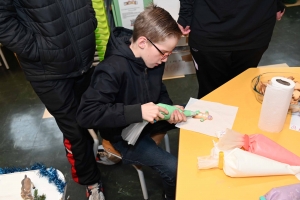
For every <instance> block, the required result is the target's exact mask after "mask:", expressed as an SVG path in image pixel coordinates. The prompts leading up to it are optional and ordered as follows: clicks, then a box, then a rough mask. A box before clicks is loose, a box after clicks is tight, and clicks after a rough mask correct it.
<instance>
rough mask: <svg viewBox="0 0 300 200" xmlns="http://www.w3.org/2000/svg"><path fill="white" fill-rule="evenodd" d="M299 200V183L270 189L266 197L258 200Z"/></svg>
mask: <svg viewBox="0 0 300 200" xmlns="http://www.w3.org/2000/svg"><path fill="white" fill-rule="evenodd" d="M284 199H286V200H299V199H300V183H297V184H292V185H285V186H281V187H276V188H273V189H271V190H270V191H269V192H268V193H267V194H266V195H264V196H261V197H260V198H259V200H284Z"/></svg>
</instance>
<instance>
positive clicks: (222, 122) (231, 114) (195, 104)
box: [176, 98, 238, 137]
mask: <svg viewBox="0 0 300 200" xmlns="http://www.w3.org/2000/svg"><path fill="white" fill-rule="evenodd" d="M185 109H187V110H200V112H205V111H208V112H209V114H210V115H211V116H212V117H213V119H212V120H205V121H204V122H201V121H200V120H199V119H194V118H188V119H187V121H186V122H181V123H178V124H176V127H178V128H182V129H187V130H190V131H195V132H199V133H203V134H205V135H209V136H213V137H217V135H216V132H218V131H222V130H226V128H230V129H231V128H232V126H233V123H234V120H235V117H236V113H237V111H238V107H235V106H228V105H224V104H221V103H216V102H210V101H203V100H198V99H194V98H190V100H189V102H188V104H187V105H186V107H185Z"/></svg>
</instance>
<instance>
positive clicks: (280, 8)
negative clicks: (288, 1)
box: [277, 0, 286, 12]
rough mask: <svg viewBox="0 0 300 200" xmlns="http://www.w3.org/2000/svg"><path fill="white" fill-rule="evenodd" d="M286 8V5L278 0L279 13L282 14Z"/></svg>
mask: <svg viewBox="0 0 300 200" xmlns="http://www.w3.org/2000/svg"><path fill="white" fill-rule="evenodd" d="M285 8H286V6H285V5H284V3H282V0H277V12H278V11H281V12H282V11H283V10H284V9H285Z"/></svg>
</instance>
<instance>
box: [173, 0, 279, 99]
mask: <svg viewBox="0 0 300 200" xmlns="http://www.w3.org/2000/svg"><path fill="white" fill-rule="evenodd" d="M284 8H285V7H284V5H283V4H282V3H281V0H264V1H261V0H252V1H249V0H239V1H232V0H180V12H179V18H178V21H177V22H178V26H179V28H180V29H181V31H182V33H183V34H189V46H190V50H191V54H192V56H193V58H194V64H195V67H196V75H197V79H198V83H199V91H198V98H202V97H203V96H205V95H206V94H208V93H209V92H211V91H213V90H214V89H216V88H217V87H219V86H221V85H222V84H224V83H225V82H227V81H229V80H230V79H232V78H233V77H235V76H237V75H238V74H240V73H241V72H243V71H244V70H246V69H248V68H250V67H257V65H258V63H259V61H260V59H261V57H262V55H263V53H264V52H265V50H266V49H267V48H268V45H269V42H270V40H271V36H272V33H273V29H274V25H275V22H276V18H277V20H280V19H281V17H282V15H283V13H284Z"/></svg>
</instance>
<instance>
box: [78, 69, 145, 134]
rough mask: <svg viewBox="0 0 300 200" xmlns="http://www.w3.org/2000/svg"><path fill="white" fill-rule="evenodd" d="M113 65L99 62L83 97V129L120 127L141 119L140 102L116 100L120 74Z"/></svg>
mask: <svg viewBox="0 0 300 200" xmlns="http://www.w3.org/2000/svg"><path fill="white" fill-rule="evenodd" d="M119 73H120V72H118V71H117V70H114V69H113V67H112V66H106V65H104V64H102V65H101V64H100V65H98V66H97V67H96V69H95V71H94V74H93V80H92V82H91V85H90V86H89V88H88V89H87V90H86V91H85V93H84V94H83V96H82V98H81V102H80V106H79V108H78V111H77V121H78V123H79V125H80V126H82V127H83V128H117V127H124V126H127V125H129V124H131V123H136V122H141V121H142V111H141V105H140V104H136V105H124V104H123V103H115V102H116V97H117V94H118V92H119V88H121V86H120V84H121V82H122V81H121V78H119V77H121V75H120V74H119Z"/></svg>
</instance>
